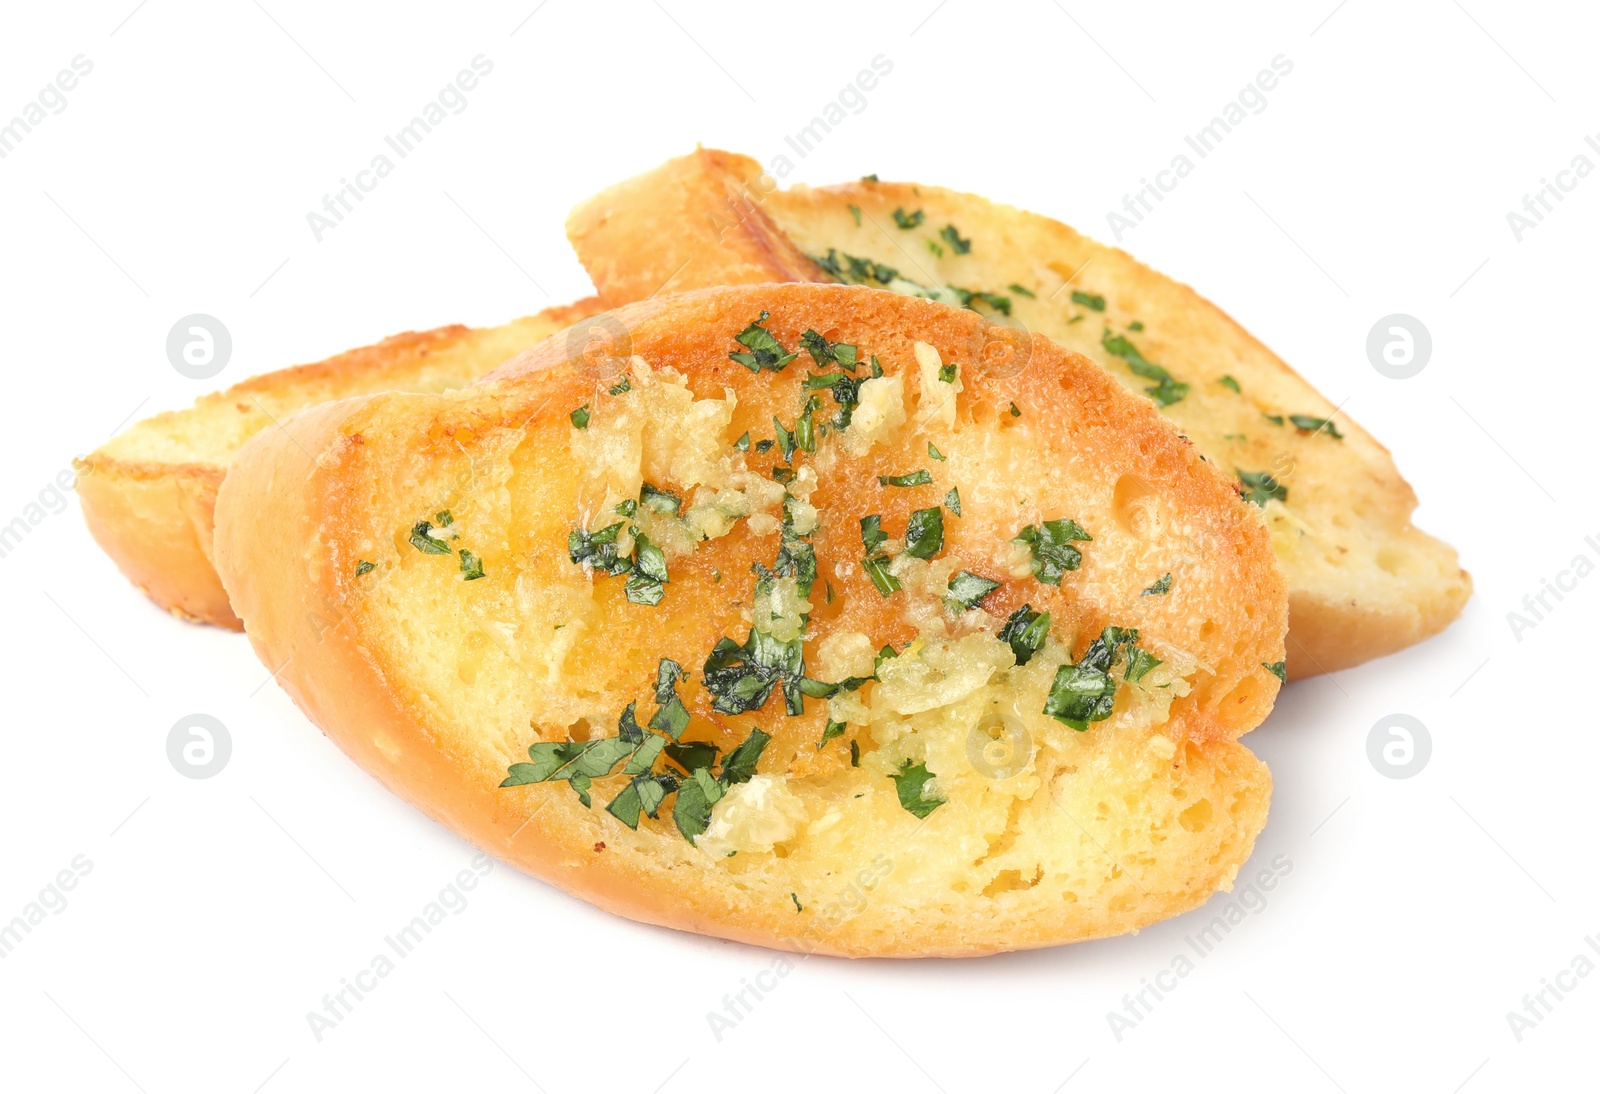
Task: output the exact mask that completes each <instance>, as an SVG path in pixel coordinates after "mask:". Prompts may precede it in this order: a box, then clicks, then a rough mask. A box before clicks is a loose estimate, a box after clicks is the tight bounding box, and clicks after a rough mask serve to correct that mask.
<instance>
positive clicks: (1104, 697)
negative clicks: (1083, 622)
mask: <svg viewBox="0 0 1600 1094" xmlns="http://www.w3.org/2000/svg"><path fill="white" fill-rule="evenodd" d="M1138 640H1139V632H1138V631H1136V630H1133V629H1131V628H1127V627H1107V628H1105V629H1104V630H1102V631H1101V632H1100V637H1099V638H1096V639H1095V640H1094V641H1093V642H1091V643H1090V644H1089V648H1088V649H1087V650H1085V651H1084V654H1083V656H1082V657H1081V658H1079V659H1078V662H1077V664H1075V665H1062V666H1061V667H1060V668H1058V669H1056V676H1055V680H1054V681H1052V683H1051V685H1050V692H1049V694H1048V695H1046V696H1045V701H1044V713H1046V714H1048V715H1049V716H1050V717H1052V718H1054V719H1056V720H1057V721H1058V722H1064V723H1065V724H1067V725H1069V726H1071V727H1072V728H1073V729H1075V730H1077V731H1078V732H1080V733H1082V732H1084V731H1085V730H1087V729H1088V728H1089V723H1090V722H1100V721H1104V720H1105V719H1106V718H1109V717H1111V708H1112V707H1113V706H1114V705H1115V702H1116V694H1117V682H1116V680H1115V679H1113V678H1112V676H1111V668H1112V666H1113V665H1114V664H1115V663H1116V661H1117V658H1118V657H1119V656H1121V655H1122V654H1123V653H1124V652H1127V653H1128V654H1129V657H1130V658H1131V657H1132V655H1133V652H1135V651H1134V646H1133V644H1134V643H1135V642H1137V641H1138ZM1131 667H1132V662H1131V660H1130V668H1131ZM1151 667H1153V666H1151ZM1148 671H1149V668H1146V669H1144V672H1148ZM1140 675H1143V672H1141V673H1140Z"/></svg>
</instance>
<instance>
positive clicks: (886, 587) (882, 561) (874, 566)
mask: <svg viewBox="0 0 1600 1094" xmlns="http://www.w3.org/2000/svg"><path fill="white" fill-rule="evenodd" d="M861 568H862V569H864V570H866V571H867V576H868V577H870V578H871V579H872V584H873V585H875V586H877V589H878V592H880V593H882V594H883V595H884V596H890V595H892V594H894V593H895V592H897V591H898V590H899V589H900V588H901V585H900V579H899V578H897V577H895V576H894V575H893V574H891V573H890V572H889V560H888V559H887V558H885V557H884V556H883V555H877V556H874V557H872V558H868V559H863V560H862V562H861Z"/></svg>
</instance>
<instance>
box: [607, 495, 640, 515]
mask: <svg viewBox="0 0 1600 1094" xmlns="http://www.w3.org/2000/svg"><path fill="white" fill-rule="evenodd" d="M611 511H612V512H613V513H618V514H620V515H622V516H625V517H636V516H638V515H639V501H638V499H637V498H624V499H623V500H622V501H619V502H617V504H616V505H615V506H614V507H613V508H612V510H611Z"/></svg>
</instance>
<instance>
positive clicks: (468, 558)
mask: <svg viewBox="0 0 1600 1094" xmlns="http://www.w3.org/2000/svg"><path fill="white" fill-rule="evenodd" d="M457 553H458V554H460V556H461V580H462V581H476V580H478V578H480V577H482V576H483V559H481V558H479V557H478V556H477V555H475V554H473V553H472V552H471V551H467V550H463V551H459V552H457Z"/></svg>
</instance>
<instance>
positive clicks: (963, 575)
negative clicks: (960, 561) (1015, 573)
mask: <svg viewBox="0 0 1600 1094" xmlns="http://www.w3.org/2000/svg"><path fill="white" fill-rule="evenodd" d="M999 587H1000V582H998V581H992V580H990V579H989V578H987V577H983V576H982V575H980V574H975V573H973V572H971V571H970V570H962V571H961V572H960V573H958V574H956V576H955V577H952V578H951V579H950V583H949V584H948V585H947V586H946V588H947V589H949V590H950V592H949V595H947V596H946V597H945V598H944V599H945V603H946V604H947V605H949V606H950V607H951V608H952V609H955V608H959V609H961V610H963V611H967V610H971V609H972V608H976V607H977V606H978V605H980V604H982V603H983V598H984V597H986V596H988V595H989V594H990V593H992V592H994V591H995V590H996V589H998V588H999Z"/></svg>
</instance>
